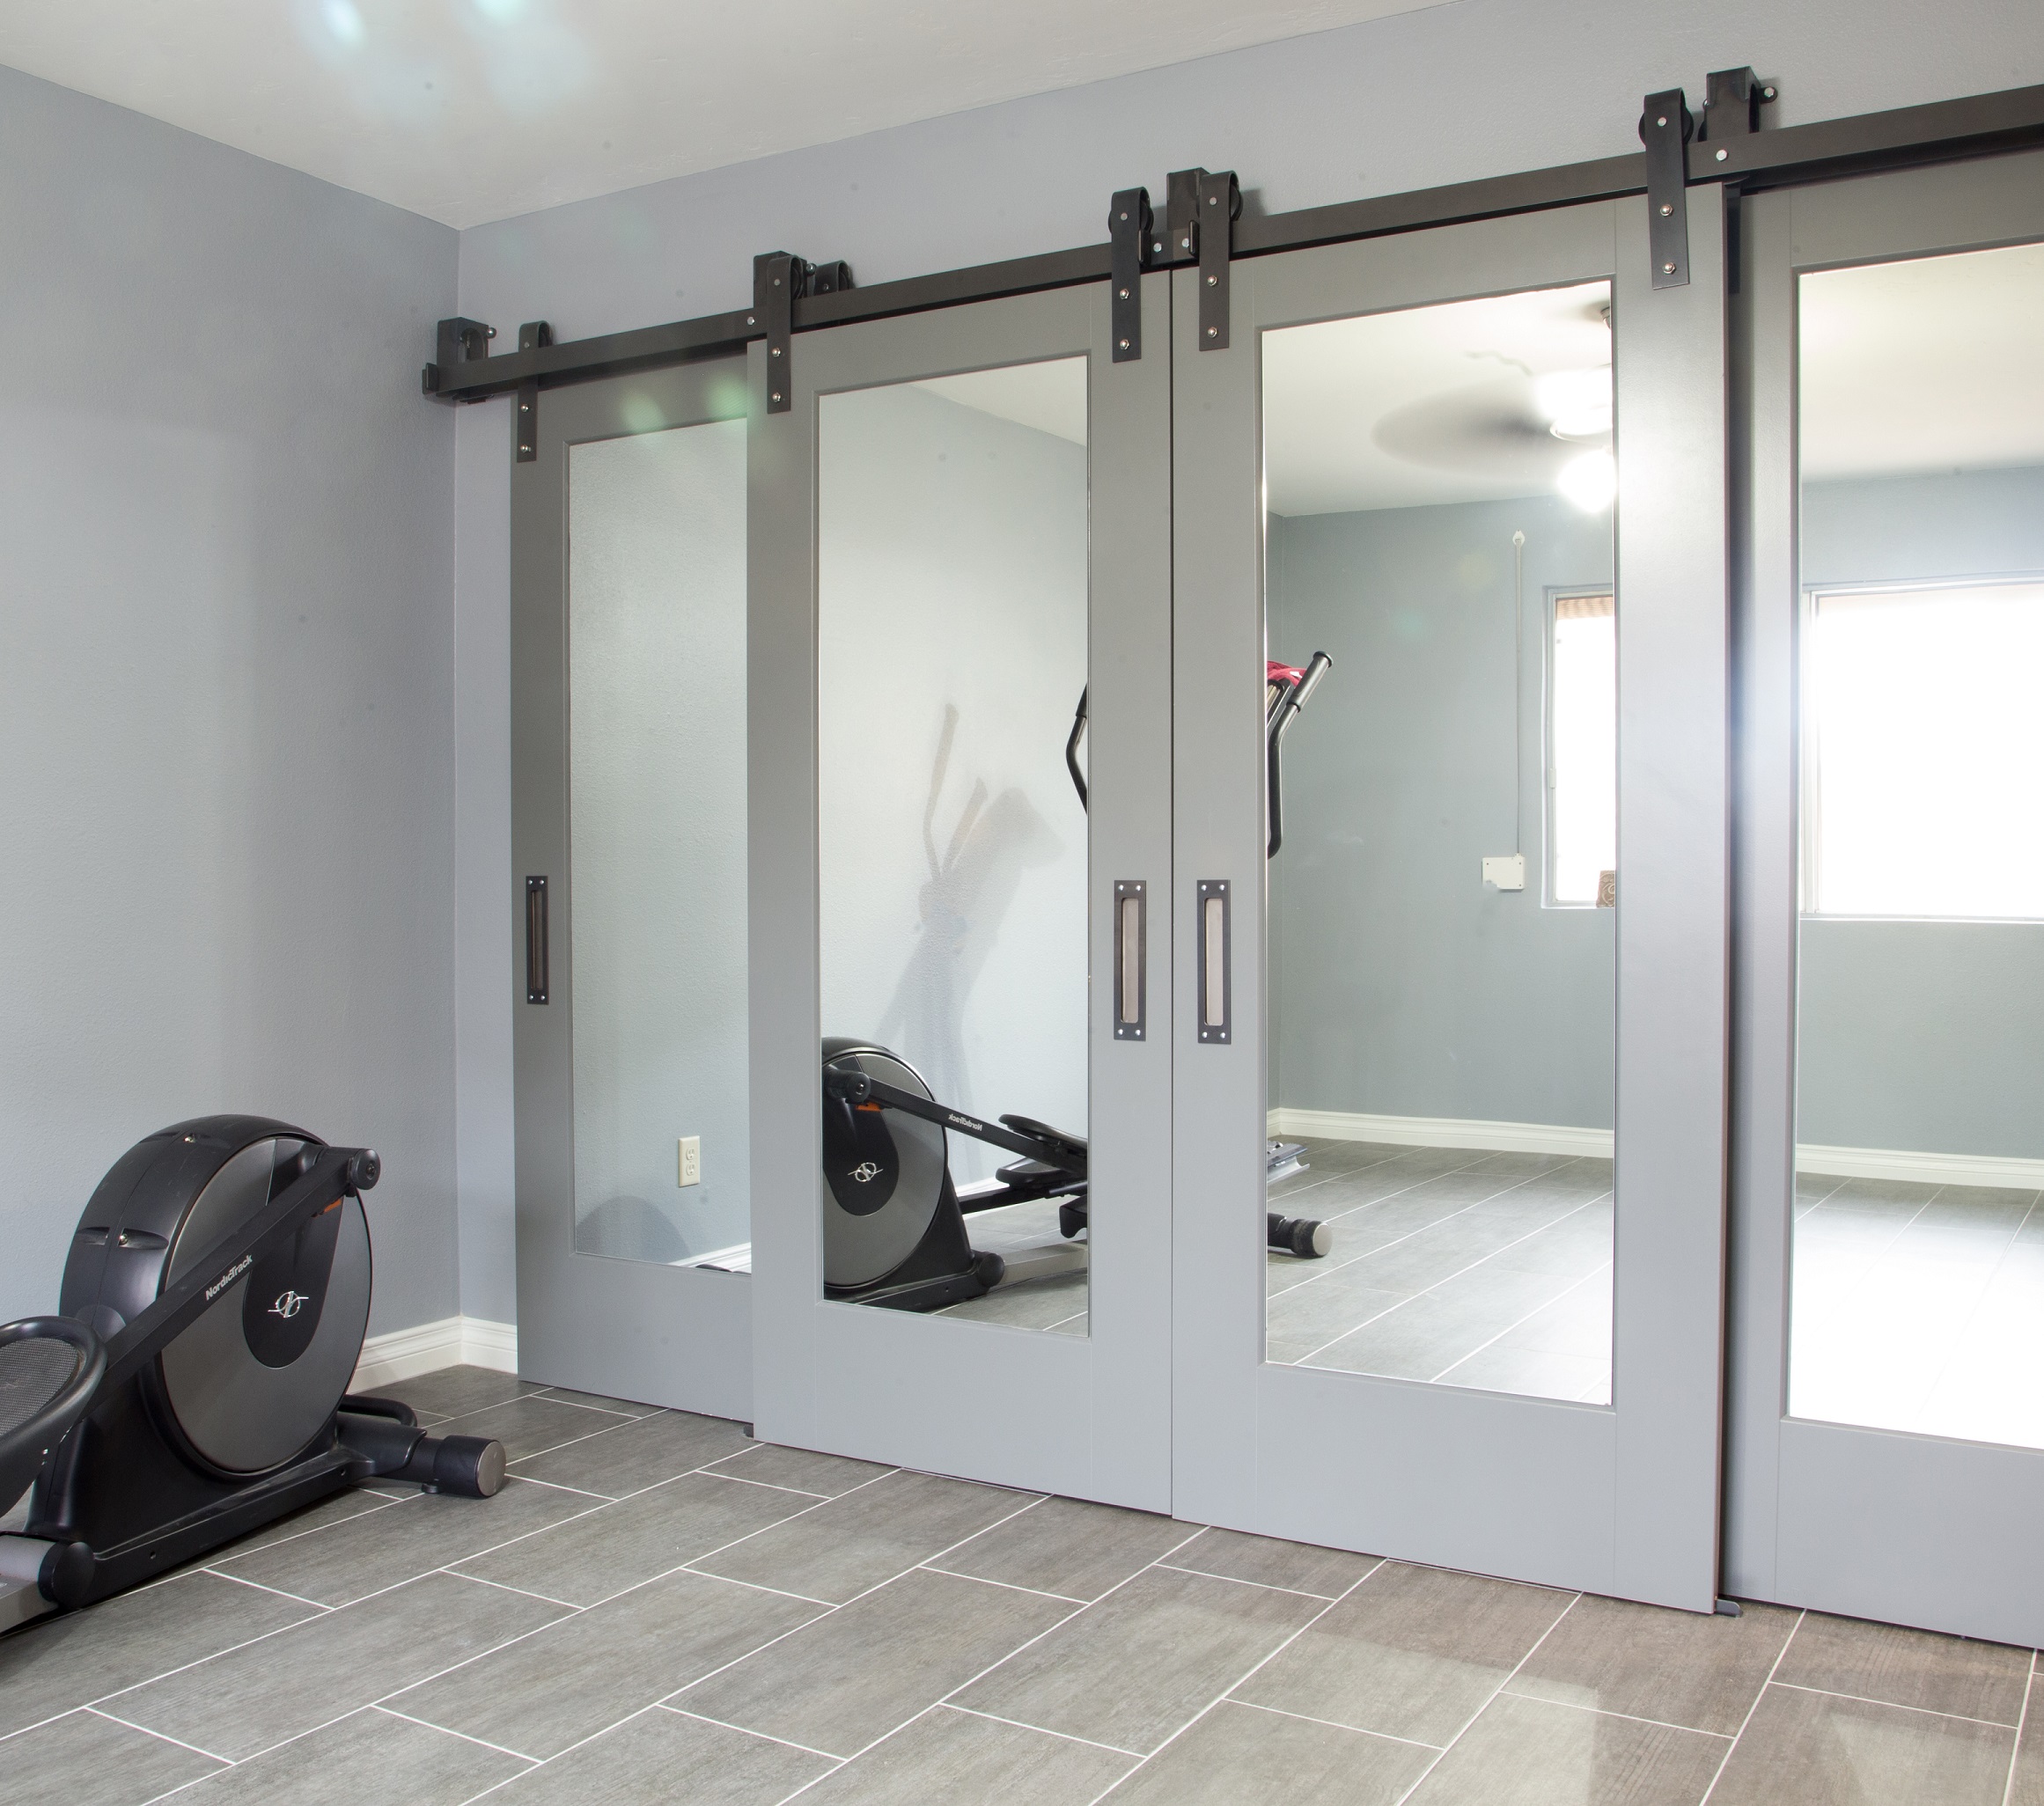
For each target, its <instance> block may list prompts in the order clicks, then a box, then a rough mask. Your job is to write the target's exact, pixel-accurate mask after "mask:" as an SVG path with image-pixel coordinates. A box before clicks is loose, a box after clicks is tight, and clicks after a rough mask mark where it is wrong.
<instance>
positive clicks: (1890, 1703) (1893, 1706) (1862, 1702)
mask: <svg viewBox="0 0 2044 1806" xmlns="http://www.w3.org/2000/svg"><path fill="white" fill-rule="evenodd" d="M1770 1685H1774V1686H1777V1687H1782V1688H1784V1689H1785V1690H1786V1691H1788V1692H1791V1693H1815V1694H1816V1695H1818V1697H1819V1698H1820V1699H1825V1700H1851V1701H1852V1703H1853V1704H1854V1705H1856V1706H1879V1707H1886V1709H1887V1710H1888V1711H1890V1712H1914V1713H1916V1714H1919V1715H1920V1716H1922V1717H1924V1718H1949V1719H1951V1720H1952V1721H1953V1722H1955V1723H1958V1724H1984V1725H1989V1726H1991V1727H1993V1729H1996V1730H2017V1729H2020V1726H2019V1725H2014V1724H2011V1723H2010V1722H2008V1721H2007V1720H2006V1719H2003V1718H1973V1717H1970V1716H1968V1715H1967V1714H1966V1713H1963V1712H1940V1711H1938V1710H1937V1707H1933V1706H1905V1705H1903V1704H1902V1703H1901V1700H1871V1699H1869V1698H1868V1697H1867V1696H1866V1695H1865V1694H1864V1693H1841V1692H1838V1691H1836V1689H1834V1688H1832V1687H1811V1686H1805V1685H1803V1683H1802V1682H1800V1681H1775V1682H1772V1683H1771V1684H1770ZM2024 1703H2025V1704H2026V1705H2027V1704H2028V1700H2027V1699H2026V1700H2025V1702H2024ZM2018 1715H2019V1714H2018Z"/></svg>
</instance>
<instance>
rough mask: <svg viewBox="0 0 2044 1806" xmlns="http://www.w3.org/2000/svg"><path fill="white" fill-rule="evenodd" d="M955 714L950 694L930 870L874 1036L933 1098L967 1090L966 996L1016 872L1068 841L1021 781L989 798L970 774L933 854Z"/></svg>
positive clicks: (933, 794) (1010, 900)
mask: <svg viewBox="0 0 2044 1806" xmlns="http://www.w3.org/2000/svg"><path fill="white" fill-rule="evenodd" d="M958 722H959V713H958V706H957V704H955V703H946V704H945V709H944V726H943V728H942V730H940V731H939V732H938V734H937V757H936V759H935V760H933V761H932V763H931V765H930V792H929V797H928V800H927V801H926V802H925V803H924V804H923V857H924V858H925V860H927V861H928V863H929V866H930V877H929V880H928V881H927V882H926V883H925V884H924V885H923V888H922V889H921V891H920V892H917V897H916V900H917V904H918V907H919V910H920V914H921V920H920V921H919V923H918V925H917V929H916V936H915V945H914V947H913V948H911V949H910V951H909V954H908V963H907V964H906V965H904V966H903V967H902V968H901V977H900V979H898V980H896V981H895V985H894V994H893V997H892V998H891V999H889V1001H888V1003H887V1007H886V1010H885V1011H884V1012H883V1013H882V1015H881V1017H880V1025H879V1034H878V1036H877V1039H879V1040H880V1041H881V1042H883V1043H884V1044H886V1045H887V1046H892V1047H893V1048H895V1049H896V1050H897V1051H899V1052H900V1053H901V1054H905V1055H906V1056H907V1057H908V1061H909V1062H910V1063H911V1064H912V1065H914V1066H915V1068H917V1070H919V1071H920V1072H921V1073H922V1074H923V1077H924V1078H925V1079H927V1080H928V1081H929V1083H930V1089H931V1090H934V1091H935V1092H936V1093H937V1097H938V1098H945V1099H951V1100H953V1101H955V1100H957V1099H960V1098H967V1097H969V1096H970V1095H971V1091H970V1086H969V1084H968V1083H967V1070H966V1051H965V1014H966V1004H967V1002H968V1000H969V999H970V998H971V996H972V990H973V986H974V982H975V981H976V980H978V978H979V975H980V973H982V971H983V970H984V969H985V967H986V964H987V960H988V958H989V956H990V955H991V954H992V952H993V951H994V948H995V947H996V944H997V943H999V941H1000V938H1001V925H1002V923H1003V922H1004V921H1006V920H1007V916H1008V912H1009V911H1010V909H1011V908H1012V907H1014V902H1015V893H1016V892H1017V891H1018V890H1019V889H1020V888H1021V884H1022V874H1023V873H1024V872H1025V871H1026V870H1028V869H1029V868H1030V867H1031V866H1036V865H1048V864H1049V863H1051V862H1052V861H1053V860H1055V858H1056V857H1057V856H1058V855H1059V854H1061V853H1062V852H1063V850H1064V843H1063V842H1062V841H1060V840H1059V839H1058V837H1057V836H1056V834H1055V833H1052V831H1051V829H1050V826H1049V824H1048V822H1046V821H1045V820H1044V819H1043V818H1042V816H1040V814H1038V813H1037V811H1036V806H1035V804H1033V803H1032V802H1030V800H1029V798H1028V797H1026V795H1024V794H1023V792H1022V791H1021V790H1019V789H1015V788H1013V787H1010V788H1009V789H1005V790H1003V791H1002V792H1001V794H1000V795H999V796H998V797H995V798H994V799H993V800H992V801H991V802H990V803H989V801H988V800H987V786H986V783H985V781H984V780H982V779H978V778H975V779H974V781H973V787H972V791H971V794H970V795H969V796H967V798H966V800H965V804H964V806H963V807H962V808H961V809H960V811H959V815H958V819H957V821H956V822H955V823H954V824H953V825H952V831H951V839H950V840H949V841H948V842H946V844H945V849H944V852H943V855H941V857H940V856H939V855H938V853H937V812H938V811H939V810H940V809H941V808H942V806H943V801H944V790H945V782H946V781H947V780H948V778H949V776H950V775H951V755H952V746H953V745H954V744H955V742H956V740H957V738H958Z"/></svg>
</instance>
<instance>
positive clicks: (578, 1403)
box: [484, 1386, 700, 1429]
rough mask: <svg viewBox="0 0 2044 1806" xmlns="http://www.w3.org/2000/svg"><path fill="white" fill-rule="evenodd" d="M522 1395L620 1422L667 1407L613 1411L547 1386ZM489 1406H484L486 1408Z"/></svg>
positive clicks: (640, 1418) (640, 1420)
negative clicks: (565, 1396) (572, 1397)
mask: <svg viewBox="0 0 2044 1806" xmlns="http://www.w3.org/2000/svg"><path fill="white" fill-rule="evenodd" d="M521 1396H522V1397H524V1398H527V1399H545V1400H546V1401H547V1402H548V1404H549V1405H565V1406H568V1408H569V1409H570V1411H592V1412H594V1413H596V1414H597V1415H598V1416H599V1417H614V1418H616V1419H617V1420H618V1423H643V1422H645V1421H647V1419H649V1418H653V1417H662V1416H665V1414H666V1407H665V1406H660V1405H656V1406H654V1407H653V1408H652V1409H651V1411H613V1410H612V1409H611V1408H610V1407H609V1406H607V1405H585V1404H584V1403H583V1402H582V1400H581V1399H563V1398H562V1396H561V1395H560V1393H558V1392H556V1391H553V1390H552V1389H550V1388H549V1387H546V1386H541V1387H540V1390H539V1391H536V1392H526V1393H523V1394H521ZM488 1408H489V1407H488V1406H485V1407H484V1409H486V1410H487V1409H488ZM688 1414H689V1415H690V1416H691V1417H694V1416H696V1415H699V1414H700V1413H695V1412H690V1413H688ZM617 1427H618V1426H617V1424H615V1423H614V1424H613V1425H611V1428H613V1429H615V1428H617Z"/></svg>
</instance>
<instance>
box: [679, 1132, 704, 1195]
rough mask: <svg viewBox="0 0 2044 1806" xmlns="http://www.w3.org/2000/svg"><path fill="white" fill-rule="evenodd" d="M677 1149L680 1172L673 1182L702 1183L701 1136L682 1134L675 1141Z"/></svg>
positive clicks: (683, 1183) (691, 1184)
mask: <svg viewBox="0 0 2044 1806" xmlns="http://www.w3.org/2000/svg"><path fill="white" fill-rule="evenodd" d="M676 1147H677V1149H678V1150H679V1160H680V1172H679V1174H678V1175H677V1177H676V1178H675V1180H674V1183H675V1184H676V1185H678V1186H699V1185H701V1184H702V1136H701V1135H683V1136H682V1137H681V1139H680V1142H677V1143H676Z"/></svg>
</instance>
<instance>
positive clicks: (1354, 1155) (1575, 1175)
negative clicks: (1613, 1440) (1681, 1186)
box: [1264, 1141, 1612, 1405]
mask: <svg viewBox="0 0 2044 1806" xmlns="http://www.w3.org/2000/svg"><path fill="white" fill-rule="evenodd" d="M1305 1149H1306V1152H1305V1162H1306V1170H1305V1171H1304V1172H1302V1173H1299V1174H1298V1175H1297V1176H1295V1177H1293V1178H1289V1179H1285V1180H1283V1181H1280V1182H1279V1183H1278V1184H1277V1185H1276V1186H1272V1187H1271V1192H1270V1208H1272V1209H1274V1210H1277V1211H1281V1212H1283V1214H1284V1215H1288V1216H1306V1217H1314V1218H1318V1219H1320V1221H1322V1222H1327V1224H1328V1225H1329V1226H1330V1227H1331V1228H1332V1230H1333V1231H1334V1249H1333V1252H1331V1253H1329V1254H1328V1255H1327V1257H1326V1258H1325V1259H1320V1260H1313V1261H1305V1260H1298V1259H1294V1258H1292V1257H1291V1256H1290V1255H1286V1254H1279V1253H1272V1254H1269V1255H1268V1256H1267V1257H1266V1268H1267V1271H1266V1288H1265V1289H1266V1292H1267V1294H1268V1303H1266V1305H1265V1316H1264V1328H1265V1335H1266V1352H1267V1358H1268V1359H1269V1360H1271V1361H1273V1362H1282V1363H1286V1364H1292V1365H1298V1366H1305V1367H1323V1368H1334V1369H1340V1370H1342V1371H1345V1372H1350V1373H1371V1374H1383V1375H1386V1376H1388V1377H1392V1378H1394V1379H1416V1380H1430V1381H1436V1382H1439V1383H1441V1384H1447V1385H1460V1386H1472V1387H1476V1388H1479V1389H1481V1390H1483V1391H1499V1392H1518V1393H1525V1394H1529V1395H1532V1396H1533V1397H1536V1398H1544V1399H1573V1400H1577V1401H1580V1402H1584V1403H1589V1404H1598V1405H1603V1404H1608V1403H1609V1402H1610V1399H1611V1248H1612V1204H1611V1162H1610V1161H1609V1160H1604V1159H1596V1158H1592V1157H1588V1156H1565V1155H1545V1154H1510V1153H1497V1152H1493V1151H1489V1150H1487V1149H1481V1148H1407V1147H1394V1146H1390V1145H1386V1144H1380V1143H1376V1142H1322V1141H1309V1142H1306V1144H1305Z"/></svg>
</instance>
